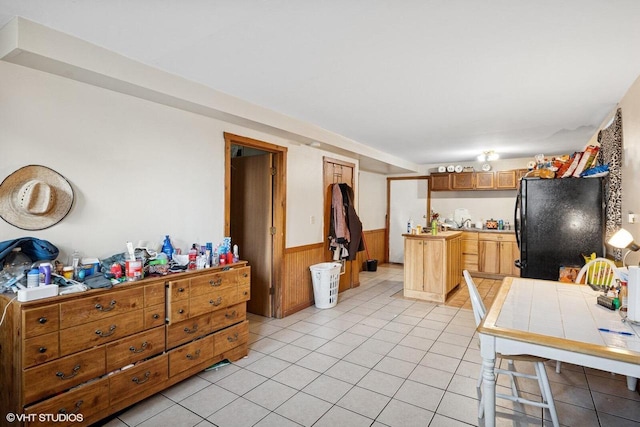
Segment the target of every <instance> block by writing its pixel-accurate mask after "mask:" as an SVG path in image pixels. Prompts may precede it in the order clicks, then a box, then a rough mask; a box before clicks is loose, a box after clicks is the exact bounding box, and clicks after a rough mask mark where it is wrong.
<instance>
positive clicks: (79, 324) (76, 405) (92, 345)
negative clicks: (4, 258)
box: [0, 262, 251, 426]
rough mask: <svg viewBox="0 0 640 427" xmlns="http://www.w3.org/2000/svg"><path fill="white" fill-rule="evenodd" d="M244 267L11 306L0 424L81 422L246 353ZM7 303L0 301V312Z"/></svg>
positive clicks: (0, 343)
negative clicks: (13, 417)
mask: <svg viewBox="0 0 640 427" xmlns="http://www.w3.org/2000/svg"><path fill="white" fill-rule="evenodd" d="M250 271H251V270H250V267H249V266H248V265H247V263H246V262H239V263H235V264H232V265H230V266H227V267H226V268H210V269H205V270H197V271H194V272H187V273H178V274H173V275H169V276H165V277H159V278H149V279H144V280H141V281H138V282H128V283H123V284H120V285H116V286H114V287H113V288H111V289H108V290H91V291H87V292H82V293H76V294H70V295H63V296H58V297H52V298H46V299H41V300H37V301H31V302H26V303H21V302H18V301H17V300H14V301H13V302H11V303H10V305H9V307H8V308H7V314H6V318H5V320H4V323H3V324H2V326H0V413H1V414H2V416H1V418H0V425H55V426H61V425H74V426H79V425H89V424H92V423H95V422H97V421H99V420H101V419H102V418H105V417H106V416H108V415H110V414H112V413H114V412H117V411H119V410H122V409H124V408H126V407H127V406H130V405H132V404H134V403H136V402H138V401H140V400H142V399H144V398H146V397H148V396H150V395H152V394H154V393H157V392H159V391H161V390H163V389H165V388H167V387H169V386H171V385H173V384H175V383H177V382H179V381H181V380H183V379H185V378H187V377H190V376H192V375H194V374H195V373H197V372H199V371H202V370H203V369H204V368H206V367H208V366H211V365H213V364H215V363H217V362H219V361H221V360H224V359H229V360H231V361H235V360H238V359H240V358H242V357H244V356H246V354H247V339H248V321H247V320H246V301H247V300H248V299H249V297H250ZM12 297H13V295H8V294H2V295H0V313H1V312H2V311H4V309H5V307H6V306H7V304H9V302H10V301H11V298H12ZM10 413H11V414H18V415H17V416H16V417H15V418H16V420H15V421H14V422H9V421H10V420H8V419H7V417H6V414H10ZM9 418H10V417H9ZM43 421H44V422H43ZM65 421H66V422H65Z"/></svg>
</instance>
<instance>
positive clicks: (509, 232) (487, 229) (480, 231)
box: [450, 228, 515, 234]
mask: <svg viewBox="0 0 640 427" xmlns="http://www.w3.org/2000/svg"><path fill="white" fill-rule="evenodd" d="M450 230H451V231H477V232H478V233H501V234H515V230H498V229H495V228H483V229H479V228H451V229H450Z"/></svg>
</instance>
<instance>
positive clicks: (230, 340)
mask: <svg viewBox="0 0 640 427" xmlns="http://www.w3.org/2000/svg"><path fill="white" fill-rule="evenodd" d="M227 341H229V342H236V341H238V334H237V333H235V334H233V336H232V337H231V336H229V337H227Z"/></svg>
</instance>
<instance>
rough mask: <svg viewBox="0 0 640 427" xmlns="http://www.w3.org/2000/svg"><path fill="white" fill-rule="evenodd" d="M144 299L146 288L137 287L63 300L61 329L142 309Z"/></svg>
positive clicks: (61, 305)
mask: <svg viewBox="0 0 640 427" xmlns="http://www.w3.org/2000/svg"><path fill="white" fill-rule="evenodd" d="M143 301H144V289H143V288H142V287H137V288H132V289H124V290H121V291H113V292H104V293H102V292H101V293H98V294H96V296H93V297H86V298H82V299H74V300H72V301H67V302H63V303H61V304H60V329H66V328H70V327H72V326H76V325H82V324H85V323H87V322H91V321H94V320H99V319H105V318H108V317H112V316H115V315H118V314H122V313H127V312H130V311H134V310H138V309H141V308H142V307H143Z"/></svg>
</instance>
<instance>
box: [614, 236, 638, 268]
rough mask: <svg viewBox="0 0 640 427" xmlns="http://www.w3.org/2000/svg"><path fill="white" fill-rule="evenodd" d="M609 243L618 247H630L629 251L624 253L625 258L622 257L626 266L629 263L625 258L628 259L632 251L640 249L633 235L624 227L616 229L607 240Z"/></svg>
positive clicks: (623, 264)
mask: <svg viewBox="0 0 640 427" xmlns="http://www.w3.org/2000/svg"><path fill="white" fill-rule="evenodd" d="M607 243H608V244H610V245H611V246H613V247H614V248H618V249H625V248H626V249H629V251H628V252H627V253H626V254H624V258H622V266H623V267H626V266H627V264H626V263H625V260H626V259H627V255H629V254H630V253H631V252H636V251H637V250H638V249H640V246H638V244H637V243H636V242H635V241H634V240H633V236H632V235H631V233H629V232H628V231H627V230H625V229H624V228H621V229H620V230H618V231H616V232H615V233H614V234H613V236H611V238H610V239H609V240H608V241H607Z"/></svg>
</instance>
